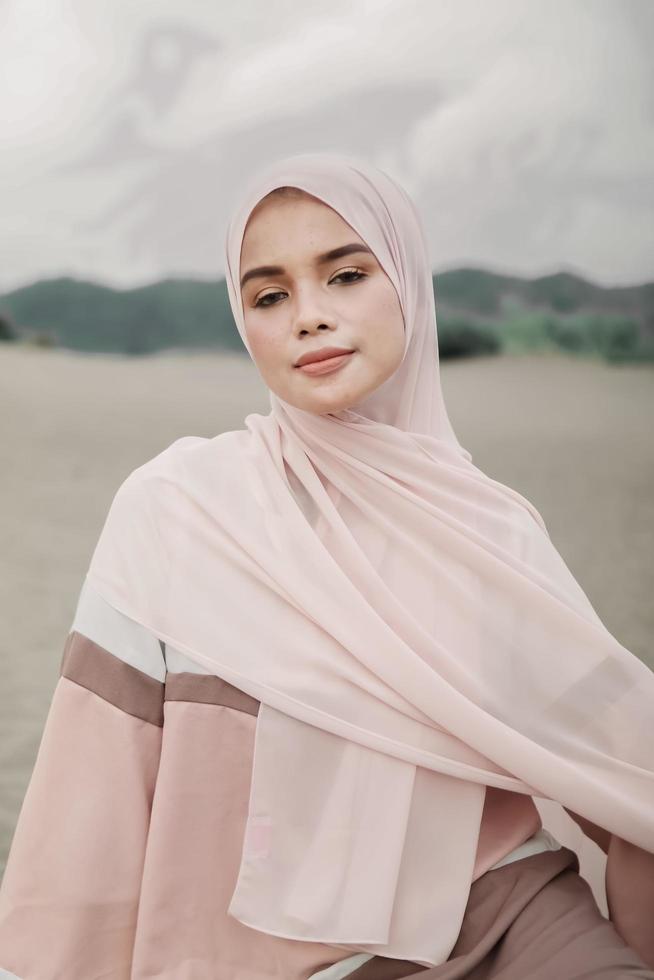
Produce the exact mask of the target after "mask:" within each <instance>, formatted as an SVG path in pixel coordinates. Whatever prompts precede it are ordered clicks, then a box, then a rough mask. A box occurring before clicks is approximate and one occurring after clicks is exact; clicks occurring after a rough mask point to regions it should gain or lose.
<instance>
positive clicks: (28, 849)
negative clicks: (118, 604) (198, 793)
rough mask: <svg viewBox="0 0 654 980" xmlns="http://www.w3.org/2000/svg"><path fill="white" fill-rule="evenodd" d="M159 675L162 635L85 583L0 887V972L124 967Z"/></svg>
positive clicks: (148, 798)
mask: <svg viewBox="0 0 654 980" xmlns="http://www.w3.org/2000/svg"><path fill="white" fill-rule="evenodd" d="M164 677H165V660H164V657H163V652H162V649H161V646H160V645H159V641H158V640H157V639H156V638H155V637H154V636H152V635H151V634H149V633H148V632H147V631H145V630H143V628H142V627H140V626H138V624H136V623H133V622H132V621H130V620H128V619H127V618H126V617H123V616H122V614H121V613H119V612H117V610H113V609H112V608H111V607H110V606H108V605H107V604H106V603H104V600H102V599H101V598H100V597H99V596H98V595H97V594H95V593H92V592H91V591H90V590H88V589H84V590H83V592H82V595H81V597H80V601H79V603H78V608H77V613H76V617H75V620H74V622H73V625H72V627H71V630H70V632H69V635H68V638H67V641H66V645H65V648H64V656H63V658H62V662H61V668H60V677H59V679H58V681H57V685H56V687H55V690H54V694H53V697H52V701H51V704H50V709H49V712H48V717H47V720H46V723H45V728H44V729H43V734H42V737H41V743H40V746H39V750H38V754H37V757H36V762H35V764H34V768H33V771H32V775H31V778H30V782H29V785H28V789H27V792H26V794H25V797H24V800H23V805H22V808H21V811H20V814H19V817H18V822H17V824H16V829H15V832H14V837H13V841H12V845H11V850H10V852H9V859H8V862H7V867H6V871H5V875H4V878H3V881H2V886H1V887H0V976H2V975H3V970H6V971H9V974H10V975H13V976H16V977H18V978H21V980H29V978H31V977H55V976H56V977H66V980H89V978H90V977H99V976H103V977H107V978H111V980H128V978H129V977H130V974H131V967H130V964H131V959H132V952H133V944H134V938H135V933H136V922H137V912H138V903H139V896H140V890H141V877H142V869H143V862H144V856H145V847H146V841H147V836H148V830H149V821H150V812H151V805H152V799H153V793H154V787H155V782H156V777H157V770H158V765H159V757H160V750H161V737H162V731H163V729H162V725H163V697H164V683H163V680H164ZM5 975H6V974H5Z"/></svg>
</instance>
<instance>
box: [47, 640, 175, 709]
mask: <svg viewBox="0 0 654 980" xmlns="http://www.w3.org/2000/svg"><path fill="white" fill-rule="evenodd" d="M60 674H61V676H62V677H67V678H68V680H70V681H74V682H75V683H76V684H79V685H80V687H85V688H86V689H87V690H88V691H93V693H94V694H97V695H98V696H99V697H101V698H104V700H105V701H109V702H110V703H111V704H113V705H115V706H116V707H117V708H120V710H121V711H124V712H125V713H126V714H128V715H133V716H134V717H135V718H141V719H142V720H143V721H149V722H150V723H151V724H152V725H158V726H159V727H163V722H164V716H163V702H164V685H163V683H162V682H161V681H158V680H157V679H156V678H155V677H150V675H149V674H146V673H144V672H143V671H142V670H138V669H137V668H136V667H132V665H131V664H127V663H125V661H124V660H121V659H120V657H116V656H115V655H114V654H113V653H110V652H109V650H106V649H105V648H104V647H102V646H100V645H99V644H98V643H95V642H94V641H93V640H91V639H89V637H88V636H84V634H83V633H78V632H77V631H76V630H72V631H71V632H70V633H69V634H68V637H67V639H66V644H65V646H64V651H63V654H62V658H61V668H60Z"/></svg>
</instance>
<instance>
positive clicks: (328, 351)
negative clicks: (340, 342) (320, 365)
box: [295, 347, 352, 367]
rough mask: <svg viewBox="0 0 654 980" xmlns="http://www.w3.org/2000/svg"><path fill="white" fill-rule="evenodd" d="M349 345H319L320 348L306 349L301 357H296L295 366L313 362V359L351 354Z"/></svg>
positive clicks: (322, 359)
mask: <svg viewBox="0 0 654 980" xmlns="http://www.w3.org/2000/svg"><path fill="white" fill-rule="evenodd" d="M351 353H352V348H351V347H321V348H320V350H314V351H307V352H306V354H303V355H302V357H298V359H297V361H296V362H295V367H303V366H304V365H305V364H313V362H314V361H324V360H327V358H328V357H337V356H340V355H341V354H351Z"/></svg>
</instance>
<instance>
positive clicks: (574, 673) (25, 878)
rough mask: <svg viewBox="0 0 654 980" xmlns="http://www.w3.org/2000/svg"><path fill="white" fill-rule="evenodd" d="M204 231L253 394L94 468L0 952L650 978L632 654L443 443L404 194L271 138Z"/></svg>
mask: <svg viewBox="0 0 654 980" xmlns="http://www.w3.org/2000/svg"><path fill="white" fill-rule="evenodd" d="M226 252H227V254H226V260H227V284H228V288H229V294H230V301H231V305H232V310H233V313H234V317H235V321H236V324H237V327H238V329H239V332H240V334H241V337H242V339H243V341H244V343H245V346H246V348H247V350H248V353H249V354H250V356H251V357H252V358H253V360H254V362H255V364H256V366H257V368H258V370H259V371H260V373H261V376H262V377H263V379H264V381H265V382H266V384H267V385H268V387H269V389H270V392H271V395H270V402H271V411H270V414H269V415H267V416H262V415H256V414H251V415H248V416H247V417H246V419H245V426H246V427H245V428H244V429H242V430H237V431H234V432H226V433H221V434H220V435H218V436H216V437H214V438H212V439H203V438H199V437H192V436H189V437H185V438H183V439H180V440H177V441H176V442H175V443H173V444H172V445H171V446H170V447H168V449H166V450H165V451H164V452H163V453H160V454H159V455H158V456H157V457H155V458H154V459H153V460H150V461H148V462H147V463H145V464H144V465H143V466H141V467H139V468H137V469H136V470H134V471H133V473H131V474H130V475H129V476H128V478H127V479H126V480H125V482H124V483H123V484H122V486H121V487H120V488H119V490H118V492H117V493H116V496H115V497H114V500H113V502H112V506H111V508H110V511H109V514H108V516H107V520H106V522H105V525H104V528H103V530H102V533H101V535H100V539H99V541H98V544H97V546H96V548H95V551H94V553H93V556H92V559H91V563H90V567H89V571H88V574H87V577H86V580H85V583H84V586H83V588H82V592H81V595H80V600H79V603H78V607H77V611H76V615H75V620H74V622H73V624H72V626H71V630H70V633H69V637H68V640H67V643H66V648H65V650H64V656H63V660H62V669H61V677H60V679H59V681H58V685H57V688H56V690H55V694H54V697H53V702H52V706H51V709H50V713H49V715H48V720H47V724H46V727H45V730H44V734H43V739H42V743H41V747H40V750H39V755H38V757H37V761H36V765H35V768H34V773H33V775H32V779H31V782H30V786H29V789H28V792H27V794H26V797H25V801H24V804H23V808H22V811H21V814H20V818H19V821H18V825H17V829H16V833H15V836H14V840H13V842H12V849H11V853H10V858H9V863H8V866H7V871H6V874H5V879H4V881H3V886H2V891H1V892H0V965H2V967H4V968H5V970H7V971H10V973H9V975H12V974H13V975H14V976H18V977H20V978H22V980H30V977H34V978H37V977H38V978H39V980H46V978H50V977H52V978H55V977H66V978H67V980H77V978H80V980H81V978H84V980H90V978H93V977H103V978H105V977H111V978H128V977H131V978H139V980H140V978H143V980H145V978H167V980H168V978H170V980H173V978H179V980H186V978H188V980H191V978H193V980H196V978H197V980H204V978H207V980H209V978H211V980H216V978H218V980H222V978H234V980H255V978H256V980H260V978H263V977H276V978H284V980H300V978H302V980H307V978H309V977H312V978H314V980H317V978H320V980H336V978H341V977H346V976H347V977H349V978H356V980H365V978H367V980H382V978H384V980H390V978H400V977H402V978H407V977H417V976H420V977H424V978H425V980H432V978H434V980H435V978H439V980H456V978H463V977H466V978H477V980H478V978H482V977H483V978H486V977H497V978H499V977H502V978H503V980H518V978H520V980H526V978H532V980H538V978H542V980H544V978H550V977H553V976H555V977H557V978H570V980H571V978H573V977H579V978H580V977H582V976H583V977H589V976H593V977H602V978H604V977H605V978H609V977H611V978H617V977H621V978H622V977H654V946H653V945H652V930H651V924H652V912H653V910H654V894H653V890H654V884H653V882H654V875H653V873H652V869H653V868H654V793H653V792H652V788H653V785H654V777H653V772H652V749H651V744H650V741H651V740H649V739H648V737H647V732H648V730H649V729H648V723H649V722H651V718H652V708H653V707H654V678H653V676H652V673H651V672H650V671H649V670H648V668H646V667H645V666H644V665H643V664H642V663H641V662H640V661H638V660H637V658H635V657H634V656H633V655H632V654H631V653H630V652H629V651H627V650H625V648H624V647H622V646H621V645H620V644H619V643H618V642H617V641H616V640H615V639H614V638H613V637H612V636H611V635H610V634H609V633H608V631H607V630H606V629H605V627H604V626H603V624H602V623H601V621H600V620H599V618H598V617H597V614H596V613H595V612H594V610H593V609H592V607H591V605H590V603H589V601H588V599H587V597H586V596H585V594H584V593H583V591H582V590H581V588H580V587H579V585H578V583H577V582H576V581H575V579H574V577H573V576H572V575H571V573H570V571H569V570H568V569H567V567H566V566H565V564H564V563H563V561H562V559H561V557H560V555H559V554H558V552H557V551H556V549H555V548H554V546H553V545H552V543H551V541H550V539H549V536H548V534H547V530H546V528H545V525H544V523H543V520H542V517H541V516H540V514H539V513H538V512H537V511H536V510H535V508H534V507H533V506H532V505H531V504H530V502H529V501H527V500H525V498H524V497H522V496H521V495H520V494H518V493H516V492H515V491H514V490H511V489H510V488H508V487H505V486H503V485H502V484H500V483H498V482H496V481H494V480H492V479H490V478H489V477H488V476H486V475H485V474H484V473H482V472H481V471H480V470H479V469H478V468H477V467H476V466H474V464H473V463H472V460H471V456H470V454H469V453H468V452H467V451H466V450H465V449H463V448H462V447H461V446H460V444H459V443H458V441H457V439H456V436H455V433H454V431H453V429H452V426H451V424H450V422H449V419H448V416H447V412H446V409H445V405H444V402H443V398H442V393H441V389H440V384H439V375H438V351H437V335H436V321H435V312H434V298H433V292H432V284H431V273H430V269H429V262H428V256H427V249H426V246H425V240H424V234H423V232H422V229H421V225H420V221H419V218H418V216H417V214H416V212H415V208H414V206H413V204H412V202H411V201H410V199H409V198H408V196H407V195H406V194H405V192H404V191H403V190H402V189H401V188H400V187H399V186H398V185H397V184H396V183H395V182H394V181H392V180H391V179H390V178H389V177H388V176H387V175H386V174H384V173H382V172H380V171H378V170H375V169H374V168H372V167H369V166H366V165H364V164H362V163H360V162H358V161H355V160H350V159H347V158H343V157H339V156H336V155H331V154H322V155H319V154H315V155H314V154H305V155H300V156H298V157H291V158H289V159H286V160H281V161H278V162H277V163H276V164H274V165H273V166H271V167H269V168H268V169H267V170H265V171H263V172H262V173H261V174H259V175H258V176H257V177H256V178H255V179H254V180H253V181H252V182H251V183H250V185H249V186H248V187H247V189H246V191H245V193H244V195H243V201H242V204H241V206H240V207H239V208H238V209H237V210H236V211H235V213H234V216H233V218H232V221H231V223H230V227H229V230H228V236H227V249H226ZM574 831H576V832H577V836H576V837H575V834H574ZM606 855H608V858H607V857H606ZM579 861H581V863H582V865H584V868H585V870H586V872H587V877H588V879H589V880H590V881H591V883H592V885H593V889H594V893H593V891H591V888H590V887H589V884H588V883H587V882H586V880H585V879H584V878H583V877H582V876H581V875H580V874H579V870H580V864H579ZM604 872H606V879H605V880H606V887H605V890H604V881H603V878H604ZM604 899H606V900H607V905H608V909H607V910H608V911H609V912H610V916H611V918H610V919H609V918H606V917H605V916H603V915H602V912H601V911H600V908H599V907H598V904H597V902H599V903H600V905H601V904H602V903H603V901H604Z"/></svg>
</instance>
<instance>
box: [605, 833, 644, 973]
mask: <svg viewBox="0 0 654 980" xmlns="http://www.w3.org/2000/svg"><path fill="white" fill-rule="evenodd" d="M606 898H607V902H608V907H609V916H610V918H611V922H612V923H613V925H614V926H615V928H616V929H617V931H618V932H619V933H620V935H621V936H622V938H623V939H624V941H625V942H626V943H627V945H628V946H631V948H632V949H634V950H635V951H636V952H637V953H638V955H639V956H640V957H641V959H643V960H644V962H645V963H647V965H648V966H649V967H651V968H652V969H654V854H651V853H650V852H649V851H644V850H643V849H642V848H640V847H636V845H635V844H629V843H628V842H627V841H625V840H622V839H621V838H620V837H616V836H615V835H612V836H611V842H610V845H609V851H608V860H607V865H606Z"/></svg>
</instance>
